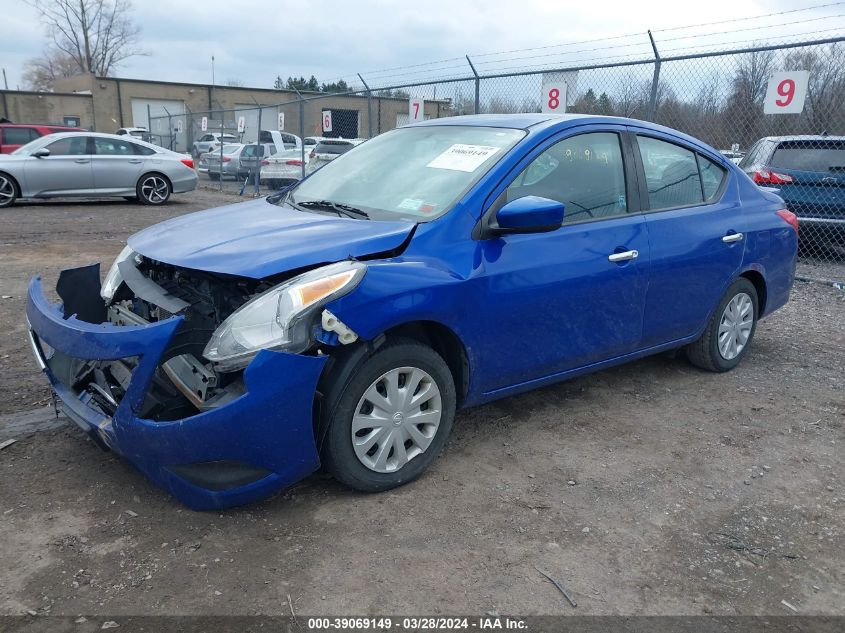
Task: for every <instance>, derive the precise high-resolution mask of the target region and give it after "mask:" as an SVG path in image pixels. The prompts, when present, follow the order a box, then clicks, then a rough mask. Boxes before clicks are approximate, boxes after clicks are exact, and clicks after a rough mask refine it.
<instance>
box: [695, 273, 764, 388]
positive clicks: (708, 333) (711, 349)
mask: <svg viewBox="0 0 845 633" xmlns="http://www.w3.org/2000/svg"><path fill="white" fill-rule="evenodd" d="M742 293H744V294H746V295H747V296H748V297H749V298H750V299H751V305H752V308H753V312H752V314H753V316H752V320H751V331H750V333H749V335H748V339H747V340H746V342H745V344H744V345H743V347H742V349H741V350H739V353H738V354H737V355H736V356H734V357H733V358H730V359H728V358H725V357H724V356H723V355H722V352H721V351H720V350H719V326H720V325H721V323H722V319H723V316H724V313H725V308H726V307H727V306H728V304H729V303H730V302H731V301H732V300H733V299H734V298H735V297H737V296H739V295H741V294H742ZM758 316H759V299H758V297H757V289H756V288H755V287H754V284H752V283H751V282H750V281H748V280H747V279H746V278H745V277H740V278H739V279H737V280H736V281H734V282H733V283H732V284H731V285H730V287H729V288H728V289H727V290H726V291H725V294H724V295H723V296H722V299H721V300H720V301H719V304H718V305H717V306H716V309H715V310H714V311H713V314H711V315H710V320H709V321H708V322H707V327H706V328H705V329H704V333H703V334H702V335H701V337H700V338H699V339H698V340H697V341H695V342H694V343H690V344H689V345H688V346H687V348H686V352H687V358H688V359H689V361H690V362H691V363H692V364H693V365H695V366H696V367H700V368H701V369H706V370H707V371H714V372H725V371H730V370H731V369H733V368H734V367H736V366H737V365H738V364H739V362H740V361H741V360H742V357H743V356H745V353H746V352H747V351H748V347H749V346H750V345H751V341H752V340H753V339H754V332H755V331H756V330H757V318H758Z"/></svg>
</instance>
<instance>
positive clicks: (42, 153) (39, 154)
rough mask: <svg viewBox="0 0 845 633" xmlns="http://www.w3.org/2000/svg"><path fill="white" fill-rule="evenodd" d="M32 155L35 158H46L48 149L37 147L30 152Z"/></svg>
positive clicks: (48, 152) (48, 153)
mask: <svg viewBox="0 0 845 633" xmlns="http://www.w3.org/2000/svg"><path fill="white" fill-rule="evenodd" d="M32 155H33V156H35V158H47V156H49V155H50V150H49V149H47V148H46V147H42V148H41V149H37V150H35V151H34V152H32Z"/></svg>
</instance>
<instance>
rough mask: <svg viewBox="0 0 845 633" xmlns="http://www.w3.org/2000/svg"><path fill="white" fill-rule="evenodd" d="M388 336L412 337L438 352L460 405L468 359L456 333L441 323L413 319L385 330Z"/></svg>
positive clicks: (465, 385)
mask: <svg viewBox="0 0 845 633" xmlns="http://www.w3.org/2000/svg"><path fill="white" fill-rule="evenodd" d="M385 336H387V337H388V338H391V337H395V336H401V337H404V338H410V339H414V340H416V341H419V342H420V343H423V344H425V345H428V346H429V347H431V348H432V349H433V350H434V351H435V352H437V353H438V354H440V356H441V357H442V358H443V360H445V361H446V365H448V367H449V371H450V372H452V378H453V379H454V380H455V392H456V394H457V397H458V406H461V404H462V403H463V401H464V399H465V398H466V394H467V389H468V387H469V360H468V358H467V353H466V349H465V348H464V344H463V342H462V341H461V339H460V338H458V335H457V334H455V333H454V332H453V331H452V330H450V329H449V328H448V327H446V326H445V325H443V324H442V323H437V322H435V321H414V322H412V323H403V324H402V325H397V326H396V327H394V328H391V329H390V330H388V331H387V332H385Z"/></svg>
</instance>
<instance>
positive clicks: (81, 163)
mask: <svg viewBox="0 0 845 633" xmlns="http://www.w3.org/2000/svg"><path fill="white" fill-rule="evenodd" d="M73 162H75V163H79V164H80V165H84V164H85V163H90V162H91V161H90V160H89V159H87V158H77V159H76V160H75V161H73Z"/></svg>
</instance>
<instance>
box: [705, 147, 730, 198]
mask: <svg viewBox="0 0 845 633" xmlns="http://www.w3.org/2000/svg"><path fill="white" fill-rule="evenodd" d="M698 166H699V168H700V169H701V187H702V189H703V190H704V200H705V201H706V202H710V201H711V200H713V198H715V197H716V194H717V193H718V192H719V187H720V186H721V185H722V180H724V178H725V174H726V173H727V172H726V171H725V168H724V167H722V166H721V165H717V164H716V163H714V162H713V161H712V160H710V159H709V158H705V157H704V156H702V155H701V154H699V155H698Z"/></svg>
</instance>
